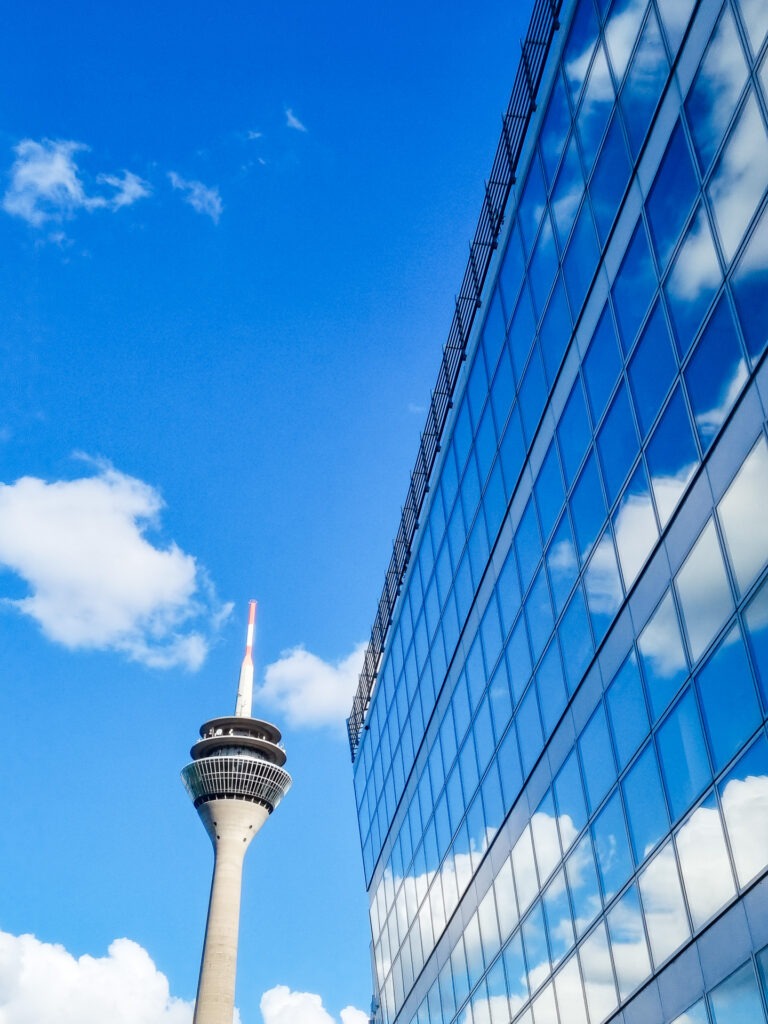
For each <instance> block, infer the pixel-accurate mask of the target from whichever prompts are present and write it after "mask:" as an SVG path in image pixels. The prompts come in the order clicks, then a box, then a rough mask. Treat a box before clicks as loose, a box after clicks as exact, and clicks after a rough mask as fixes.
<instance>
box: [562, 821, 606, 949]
mask: <svg viewBox="0 0 768 1024" xmlns="http://www.w3.org/2000/svg"><path fill="white" fill-rule="evenodd" d="M565 867H566V873H567V875H568V886H569V889H570V892H571V900H572V901H573V912H574V916H575V924H576V934H577V935H578V936H582V935H583V934H584V933H585V932H586V931H587V930H588V929H589V926H590V925H591V924H592V922H593V921H594V920H595V918H596V917H597V915H598V914H599V913H600V911H601V909H602V904H601V902H600V888H599V885H598V882H597V872H596V871H595V858H594V854H593V852H592V839H591V838H590V835H589V833H587V834H586V835H585V836H583V837H582V839H581V841H580V842H579V844H578V846H576V848H575V849H574V851H573V853H572V854H571V856H570V857H569V858H568V861H567V862H566V866H565Z"/></svg>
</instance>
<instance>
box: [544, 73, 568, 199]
mask: <svg viewBox="0 0 768 1024" xmlns="http://www.w3.org/2000/svg"><path fill="white" fill-rule="evenodd" d="M570 124H571V112H570V110H569V109H568V99H567V97H566V95H565V87H564V86H563V80H562V78H561V77H560V75H558V76H557V78H556V79H555V85H554V88H553V89H552V95H551V96H550V98H549V103H548V104H547V113H546V115H545V117H544V124H543V125H542V128H541V134H540V136H539V146H540V147H541V159H542V162H543V164H544V173H545V174H546V177H547V181H548V182H549V183H550V185H551V184H552V182H553V181H554V178H555V172H556V170H557V165H558V164H559V162H560V154H561V153H562V151H563V142H564V140H565V138H566V136H567V134H568V129H569V128H570Z"/></svg>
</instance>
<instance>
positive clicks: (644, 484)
mask: <svg viewBox="0 0 768 1024" xmlns="http://www.w3.org/2000/svg"><path fill="white" fill-rule="evenodd" d="M613 532H614V536H615V537H616V548H617V550H618V552H619V560H620V562H621V571H622V573H623V576H624V585H625V587H626V588H627V589H629V587H631V586H632V584H633V583H634V581H635V579H636V578H637V575H638V573H639V572H640V570H641V569H642V567H643V565H644V564H645V560H646V558H647V557H648V555H649V554H650V553H651V551H652V549H653V547H654V545H655V543H656V540H657V539H658V536H659V530H658V527H657V526H656V516H655V514H654V511H653V501H652V500H651V492H650V490H649V487H648V480H647V478H646V475H645V467H644V466H643V463H642V462H640V463H638V466H637V468H636V469H635V472H634V473H633V474H632V479H631V480H630V481H629V484H628V485H627V488H626V490H625V491H624V494H623V495H622V496H621V498H620V500H619V503H618V505H617V506H616V511H615V513H614V517H613Z"/></svg>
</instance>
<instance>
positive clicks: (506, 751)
mask: <svg viewBox="0 0 768 1024" xmlns="http://www.w3.org/2000/svg"><path fill="white" fill-rule="evenodd" d="M496 760H497V763H498V768H499V776H500V778H501V792H502V797H503V799H504V806H505V807H506V808H510V807H511V806H512V804H513V803H514V802H515V800H516V799H517V797H518V795H519V793H520V787H521V785H522V783H523V771H522V768H521V766H520V751H519V749H518V744H517V731H516V729H515V726H514V724H513V725H511V726H510V727H509V729H507V732H506V734H505V736H504V738H503V739H502V741H501V744H500V746H499V749H498V752H497V754H496Z"/></svg>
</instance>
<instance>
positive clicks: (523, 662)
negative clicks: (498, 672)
mask: <svg viewBox="0 0 768 1024" xmlns="http://www.w3.org/2000/svg"><path fill="white" fill-rule="evenodd" d="M507 661H508V663H509V679H510V683H511V685H512V693H513V695H514V698H515V703H517V701H519V700H520V697H521V696H522V693H523V690H524V689H525V687H526V684H527V682H528V680H529V679H530V677H531V668H532V667H533V666H532V665H531V652H530V648H529V646H528V634H527V632H526V629H525V619H524V617H523V616H522V615H521V616H520V618H519V619H518V622H517V625H516V626H515V628H514V629H513V630H512V635H511V636H510V638H509V643H508V645H507Z"/></svg>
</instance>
